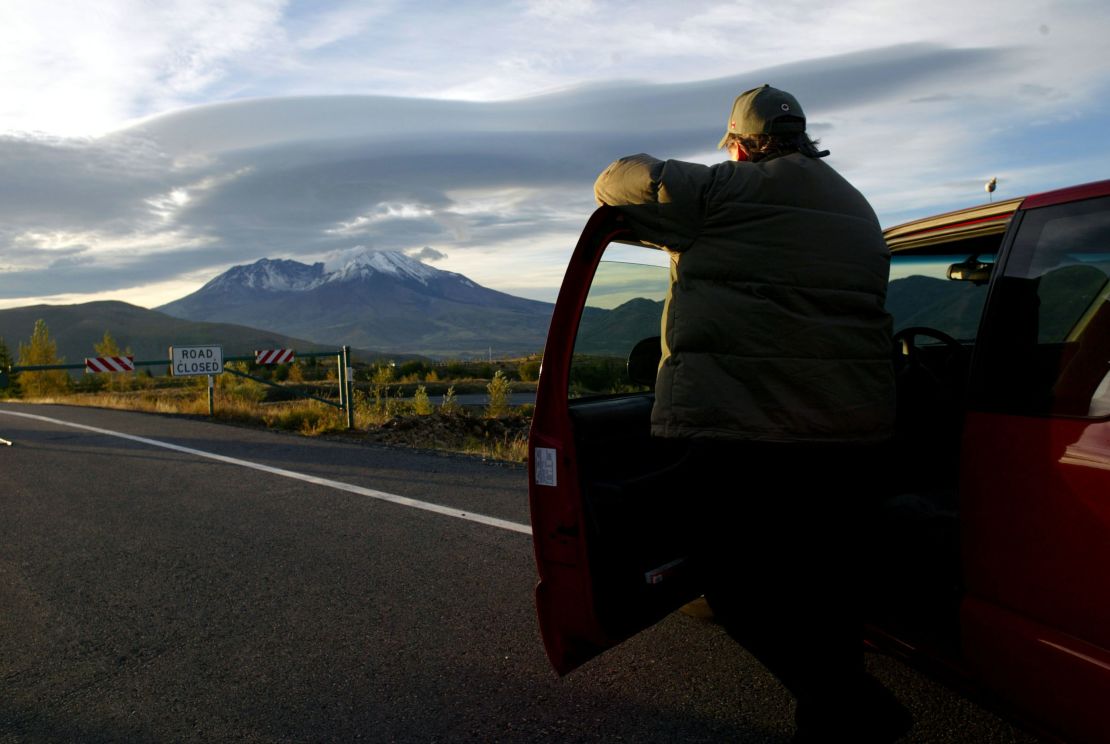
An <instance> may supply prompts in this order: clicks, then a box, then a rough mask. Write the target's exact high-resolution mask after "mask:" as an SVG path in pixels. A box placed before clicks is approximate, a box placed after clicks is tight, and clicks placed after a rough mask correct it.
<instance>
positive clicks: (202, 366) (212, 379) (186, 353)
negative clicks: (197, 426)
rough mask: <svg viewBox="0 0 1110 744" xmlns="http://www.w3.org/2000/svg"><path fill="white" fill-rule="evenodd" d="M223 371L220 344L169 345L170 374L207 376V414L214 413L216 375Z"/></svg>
mask: <svg viewBox="0 0 1110 744" xmlns="http://www.w3.org/2000/svg"><path fill="white" fill-rule="evenodd" d="M223 371H224V348H223V347H222V346H171V347H170V374H171V375H173V376H174V377H199V376H202V375H203V376H206V377H207V378H208V415H209V416H215V415H216V375H218V374H220V373H222V372H223Z"/></svg>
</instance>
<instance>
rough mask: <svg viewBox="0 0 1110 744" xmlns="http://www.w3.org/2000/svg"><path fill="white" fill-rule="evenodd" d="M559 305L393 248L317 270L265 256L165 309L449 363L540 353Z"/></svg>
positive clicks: (340, 257)
mask: <svg viewBox="0 0 1110 744" xmlns="http://www.w3.org/2000/svg"><path fill="white" fill-rule="evenodd" d="M551 308H552V306H551V305H550V304H548V303H544V302H537V301H535V300H526V299H523V298H520V297H513V296H512V295H508V294H505V293H503V292H497V291H495V290H492V289H488V288H486V287H482V286H480V285H478V284H476V283H475V282H473V281H471V280H470V279H467V278H466V277H465V276H463V275H462V274H456V273H454V272H450V271H442V270H440V269H437V268H435V267H432V266H428V265H427V264H425V263H423V262H421V261H418V260H416V259H414V258H410V257H408V256H406V255H404V254H403V253H398V252H392V251H374V252H371V251H357V252H346V253H341V254H336V255H334V256H330V257H328V258H327V260H325V261H322V262H318V263H314V264H312V265H309V264H304V263H300V262H298V261H291V260H286V259H268V258H264V259H261V260H259V261H256V262H255V263H253V264H250V265H247V266H235V267H233V268H231V269H229V270H228V271H226V272H224V273H223V274H220V275H219V276H217V277H216V278H215V279H213V280H212V281H210V282H208V283H207V284H205V285H204V286H203V287H201V288H200V289H199V290H197V291H196V292H194V293H193V294H191V295H188V296H187V297H183V298H181V299H180V300H175V301H174V302H171V303H169V304H168V305H163V306H162V307H160V308H157V309H158V310H160V311H162V312H164V313H167V314H169V315H173V316H175V317H179V318H186V319H189V320H204V321H219V322H226V323H238V324H242V325H247V326H252V327H255V328H264V329H268V330H273V331H276V332H280V333H285V334H288V335H291V336H298V337H301V338H308V339H312V340H313V341H317V342H320V343H335V344H349V345H351V346H357V347H360V348H376V349H381V350H384V351H392V352H398V353H401V352H404V353H416V354H430V355H438V356H452V355H461V354H483V353H487V352H488V350H489V349H490V348H491V347H492V348H493V349H494V350H496V351H498V352H500V353H516V352H521V353H528V352H534V351H539V350H541V349H542V348H543V343H544V337H545V335H546V332H547V324H548V321H549V320H550V317H551Z"/></svg>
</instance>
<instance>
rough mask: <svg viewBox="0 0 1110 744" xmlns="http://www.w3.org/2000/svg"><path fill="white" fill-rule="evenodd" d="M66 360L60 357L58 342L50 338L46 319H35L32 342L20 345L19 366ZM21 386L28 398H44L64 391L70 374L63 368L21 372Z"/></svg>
mask: <svg viewBox="0 0 1110 744" xmlns="http://www.w3.org/2000/svg"><path fill="white" fill-rule="evenodd" d="M64 361H65V360H63V359H60V358H59V357H58V344H57V343H55V342H54V339H52V338H50V329H49V328H47V327H46V321H45V320H42V319H41V318H40V319H39V320H36V321H35V329H34V330H33V331H32V332H31V341H30V343H28V344H26V345H24V344H20V345H19V366H21V367H33V366H40V365H49V364H62V363H63V362H64ZM19 387H20V389H21V390H22V392H23V395H24V396H26V397H28V398H42V397H45V396H48V395H56V394H58V393H64V392H66V390H67V389H68V388H69V375H67V374H66V373H65V372H64V371H63V370H60V369H52V370H44V371H41V372H20V373H19Z"/></svg>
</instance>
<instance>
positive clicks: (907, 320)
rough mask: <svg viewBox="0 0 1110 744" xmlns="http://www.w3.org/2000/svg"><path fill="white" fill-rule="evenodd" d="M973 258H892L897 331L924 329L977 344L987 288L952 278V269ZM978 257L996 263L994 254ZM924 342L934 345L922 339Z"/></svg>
mask: <svg viewBox="0 0 1110 744" xmlns="http://www.w3.org/2000/svg"><path fill="white" fill-rule="evenodd" d="M969 257H970V256H969V254H968V253H946V254H940V255H928V254H922V253H919V252H918V253H914V252H903V253H896V254H895V255H894V256H892V257H891V262H890V284H889V285H888V286H887V294H886V309H887V312H889V313H890V314H891V316H892V317H893V319H894V330H895V331H900V330H902V329H903V328H910V327H913V326H924V327H926V328H933V329H936V330H938V331H943V332H944V333H946V334H948V335H949V336H951V337H952V338H955V339H957V340H959V341H964V342H968V343H970V342H972V341H974V340H975V336H976V333H977V332H978V328H979V318H980V316H981V315H982V313H983V305H984V303H985V302H986V297H987V284H986V283H985V282H979V283H976V282H970V281H954V280H952V279H949V278H948V269H949V267H950V266H952V265H953V264H958V263H961V262H965V261H967V260H968V258H969ZM975 257H976V259H977V260H978V261H980V262H982V263H987V264H991V263H993V262H994V255H993V254H976V256H975ZM922 342H923V343H929V342H930V341H929V339H928V338H922ZM933 343H939V341H933Z"/></svg>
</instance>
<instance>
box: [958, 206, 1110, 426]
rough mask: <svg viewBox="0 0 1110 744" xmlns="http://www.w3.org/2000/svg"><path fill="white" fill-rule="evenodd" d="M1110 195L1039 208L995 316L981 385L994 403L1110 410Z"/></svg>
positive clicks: (1016, 408)
mask: <svg viewBox="0 0 1110 744" xmlns="http://www.w3.org/2000/svg"><path fill="white" fill-rule="evenodd" d="M1108 277H1110V198H1101V199H1088V200H1085V201H1082V202H1075V203H1071V204H1062V205H1055V206H1050V207H1042V208H1039V209H1034V210H1030V211H1029V212H1028V213H1026V215H1025V216H1024V218H1023V219H1022V222H1021V225H1020V228H1019V230H1018V234H1017V237H1016V238H1015V240H1014V245H1013V248H1012V249H1011V254H1010V258H1009V259H1008V261H1007V265H1006V268H1005V271H1004V274H1003V276H1002V278H1001V280H1000V281H999V283H998V286H997V289H996V292H997V299H992V301H991V308H990V316H989V317H988V319H987V326H986V327H987V328H988V331H989V335H988V336H986V337H985V339H984V340H985V341H986V342H987V343H985V345H984V347H983V359H982V373H981V374H980V375H978V376H977V377H979V378H980V379H981V382H980V385H981V387H982V388H983V390H984V393H985V395H986V396H987V398H988V399H989V400H990V401H992V406H991V407H993V408H1002V409H1004V410H1007V411H1013V412H1015V413H1031V414H1058V415H1068V416H1103V415H1106V414H1107V412H1108V411H1110V398H1108V396H1110V382H1108V381H1107V374H1108V371H1110V365H1108V362H1110V280H1108Z"/></svg>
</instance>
